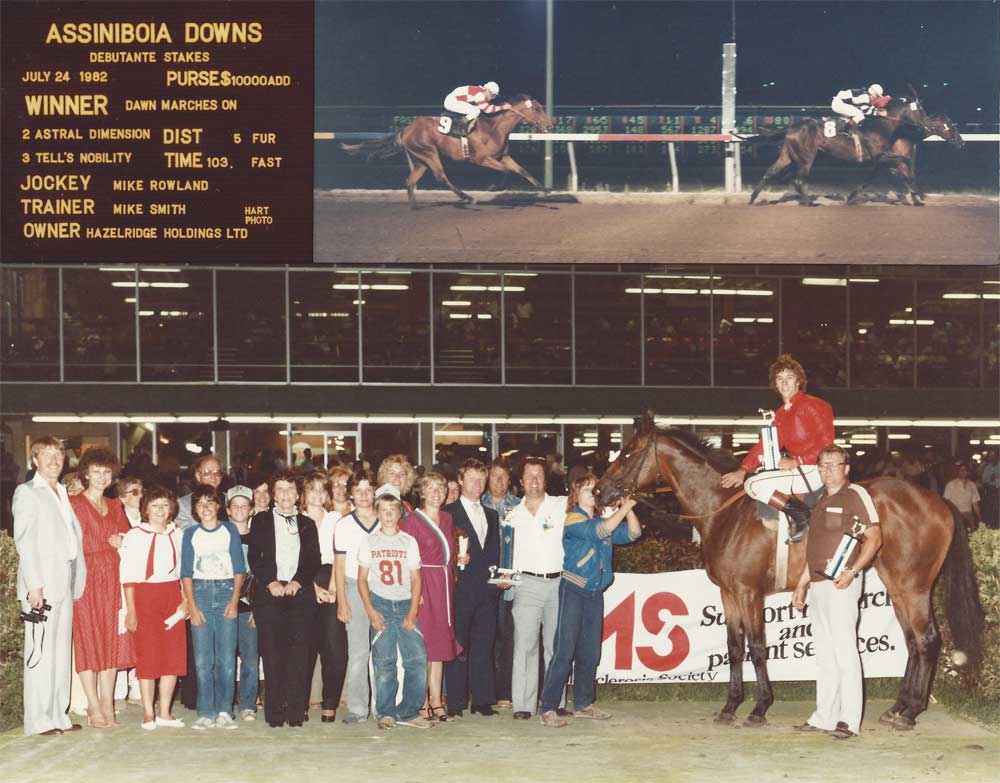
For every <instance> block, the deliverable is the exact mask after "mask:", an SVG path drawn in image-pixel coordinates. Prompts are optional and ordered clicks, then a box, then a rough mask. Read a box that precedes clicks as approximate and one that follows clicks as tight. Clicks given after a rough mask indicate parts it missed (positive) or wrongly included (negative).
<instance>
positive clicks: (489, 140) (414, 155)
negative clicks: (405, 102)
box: [340, 95, 552, 209]
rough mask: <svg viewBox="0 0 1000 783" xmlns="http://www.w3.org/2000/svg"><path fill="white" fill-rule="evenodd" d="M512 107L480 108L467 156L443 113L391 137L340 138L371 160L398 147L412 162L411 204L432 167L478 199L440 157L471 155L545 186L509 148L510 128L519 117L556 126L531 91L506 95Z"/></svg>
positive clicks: (463, 196)
mask: <svg viewBox="0 0 1000 783" xmlns="http://www.w3.org/2000/svg"><path fill="white" fill-rule="evenodd" d="M507 102H508V103H509V104H510V105H511V108H510V109H507V110H505V111H500V112H496V113H494V114H480V115H479V119H478V121H477V123H476V127H475V128H474V129H473V130H472V132H471V133H470V134H469V139H468V141H469V156H468V158H466V157H465V155H464V153H463V150H462V142H461V139H458V138H455V137H453V136H447V135H445V134H444V133H442V132H441V130H440V128H439V123H440V121H441V117H417V118H416V119H415V120H413V122H411V123H410V124H409V125H407V126H406V127H405V128H403V130H401V131H400V132H399V133H397V134H395V135H394V136H392V137H390V138H388V139H380V140H377V141H370V142H365V143H364V144H341V145H340V146H341V149H343V150H344V151H345V152H347V153H348V154H350V155H367V160H368V161H372V160H375V159H381V158H391V157H393V156H394V155H398V154H399V153H400V152H404V153H405V154H406V158H407V160H408V161H409V163H410V176H409V177H407V178H406V192H407V195H408V196H409V198H410V207H412V208H413V209H416V208H417V199H416V195H415V194H416V190H417V182H419V181H420V178H421V177H422V176H424V174H426V173H427V171H428V170H430V172H431V173H432V174H433V175H434V176H435V177H436V178H437V180H438V182H441V183H442V184H444V185H447V186H448V188H449V189H450V190H451V192H452V193H454V194H455V195H456V196H458V197H459V198H460V199H461V200H462V201H463V202H467V203H470V204H471V203H474V202H475V199H474V198H473V197H472V196H470V195H469V194H468V193H465V192H463V191H462V190H459V189H458V188H456V187H455V186H454V185H453V184H452V183H451V181H450V180H449V179H448V177H447V175H446V174H445V173H444V165H443V164H442V162H441V159H442V157H443V158H445V159H448V160H467V161H468V162H469V163H474V164H476V165H477V166H482V167H484V168H487V169H493V170H494V171H500V172H504V173H505V174H506V173H508V172H512V173H514V174H517V175H519V176H521V177H523V178H524V179H526V180H527V181H528V182H530V183H531V184H532V185H534V186H535V187H536V188H537V189H538V190H545V186H544V185H543V184H542V183H541V182H539V181H538V180H537V179H535V178H534V177H532V176H531V175H530V174H529V173H528V172H527V170H526V169H524V168H523V167H522V166H521V165H520V164H519V163H518V162H517V161H516V160H514V159H513V158H512V157H511V156H510V153H509V152H508V145H509V139H510V134H511V133H512V132H513V130H514V128H516V127H517V126H518V125H519V124H520V123H522V122H527V123H529V124H531V125H533V126H534V127H535V129H536V130H538V131H540V132H545V131H548V130H551V129H552V123H551V122H550V121H549V118H548V116H547V115H546V114H545V109H543V108H542V105H541V104H540V103H539V102H538V101H536V100H535V99H534V98H532V97H531V96H530V95H517V96H515V97H514V98H512V99H510V100H509V101H507Z"/></svg>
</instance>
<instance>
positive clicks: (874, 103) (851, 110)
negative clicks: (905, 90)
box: [830, 84, 884, 127]
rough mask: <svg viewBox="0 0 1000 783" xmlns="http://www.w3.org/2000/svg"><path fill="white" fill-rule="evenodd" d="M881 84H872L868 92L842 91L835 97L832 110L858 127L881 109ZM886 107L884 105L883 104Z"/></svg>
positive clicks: (831, 105) (831, 104)
mask: <svg viewBox="0 0 1000 783" xmlns="http://www.w3.org/2000/svg"><path fill="white" fill-rule="evenodd" d="M882 93H883V90H882V85H881V84H872V85H871V86H869V87H868V89H867V90H864V89H853V88H848V89H846V90H841V91H840V92H838V93H837V94H836V95H834V96H833V100H832V101H831V102H830V108H831V109H833V110H834V111H835V112H837V114H839V115H840V116H842V117H847V119H848V121H849V123H850V124H851V125H853V126H854V127H857V126H858V125H860V124H861V122H862V121H863V120H864V119H865V117H868V116H870V115H872V114H875V113H876V112H877V111H878V109H879V108H880V107H879V105H878V104H879V103H881V101H879V99H880V98H883V97H884V96H883V94H882ZM883 105H884V104H883Z"/></svg>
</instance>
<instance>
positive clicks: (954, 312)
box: [916, 280, 983, 388]
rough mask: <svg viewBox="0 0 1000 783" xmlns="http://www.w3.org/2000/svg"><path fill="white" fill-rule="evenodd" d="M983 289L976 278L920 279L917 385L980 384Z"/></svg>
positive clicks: (972, 385) (960, 385)
mask: <svg viewBox="0 0 1000 783" xmlns="http://www.w3.org/2000/svg"><path fill="white" fill-rule="evenodd" d="M982 301H983V300H982V299H981V291H980V290H979V287H978V286H976V285H975V283H974V282H973V281H969V282H955V283H952V282H936V281H935V282H925V281H922V280H921V281H920V282H918V283H917V310H916V315H917V386H918V387H925V388H926V387H936V388H941V387H951V388H957V387H975V386H979V385H980V383H979V360H978V356H979V337H980V335H979V328H980V323H981V321H982V317H981V315H980V310H981V309H982Z"/></svg>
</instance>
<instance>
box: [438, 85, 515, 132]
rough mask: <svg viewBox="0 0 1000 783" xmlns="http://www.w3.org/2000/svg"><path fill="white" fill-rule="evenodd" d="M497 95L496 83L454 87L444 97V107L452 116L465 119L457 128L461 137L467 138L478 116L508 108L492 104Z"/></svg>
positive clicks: (498, 90)
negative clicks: (459, 116) (455, 115)
mask: <svg viewBox="0 0 1000 783" xmlns="http://www.w3.org/2000/svg"><path fill="white" fill-rule="evenodd" d="M499 94H500V86H499V85H498V84H497V83H496V82H486V84H484V85H482V86H479V85H478V84H469V85H466V86H465V87H456V88H455V89H454V90H452V91H451V92H450V93H448V95H447V96H446V97H445V99H444V107H445V108H446V109H447V110H448V111H450V112H452V113H454V114H458V115H461V116H463V117H465V123H464V125H463V126H461V127H459V128H458V131H459V133H461V135H463V136H468V135H469V133H470V132H471V131H472V129H473V128H474V127H475V125H476V119H477V118H478V117H479V115H480V114H494V113H496V112H498V111H505V110H507V109H509V108H510V104H509V103H501V104H494V103H493V100H494V99H495V98H496V97H497V96H498V95H499Z"/></svg>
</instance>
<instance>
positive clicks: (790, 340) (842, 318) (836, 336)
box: [781, 277, 879, 389]
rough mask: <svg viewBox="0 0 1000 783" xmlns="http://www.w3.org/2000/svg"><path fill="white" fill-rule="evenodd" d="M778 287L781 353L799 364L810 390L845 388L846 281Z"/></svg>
mask: <svg viewBox="0 0 1000 783" xmlns="http://www.w3.org/2000/svg"><path fill="white" fill-rule="evenodd" d="M878 283H879V281H878V280H875V279H874V278H872V282H871V283H868V285H870V286H873V285H877V284H878ZM781 285H782V288H781V341H782V342H781V352H782V353H790V354H792V356H794V357H795V358H796V359H797V360H798V361H799V362H801V363H802V366H803V367H805V370H806V374H807V375H808V377H809V386H810V388H816V389H823V388H829V387H831V386H847V281H846V280H844V279H842V278H832V277H803V278H800V279H792V278H790V279H786V280H782V281H781Z"/></svg>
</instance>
